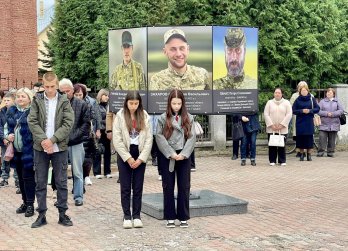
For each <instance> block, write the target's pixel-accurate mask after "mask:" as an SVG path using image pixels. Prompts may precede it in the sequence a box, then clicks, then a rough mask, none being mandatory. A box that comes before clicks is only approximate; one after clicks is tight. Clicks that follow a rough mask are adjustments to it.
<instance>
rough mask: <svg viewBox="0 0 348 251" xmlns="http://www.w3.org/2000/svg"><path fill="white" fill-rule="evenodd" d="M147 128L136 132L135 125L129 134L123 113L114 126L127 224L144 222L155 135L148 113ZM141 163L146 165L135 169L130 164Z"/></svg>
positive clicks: (114, 140)
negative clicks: (146, 179)
mask: <svg viewBox="0 0 348 251" xmlns="http://www.w3.org/2000/svg"><path fill="white" fill-rule="evenodd" d="M144 119H145V128H144V129H143V130H141V131H140V132H138V131H136V130H135V128H136V125H135V124H134V125H133V129H132V130H131V132H129V131H128V128H127V125H126V121H125V118H124V112H123V109H121V110H120V111H118V112H117V114H116V118H115V120H114V123H113V134H112V135H113V144H114V147H115V150H116V151H117V166H118V169H119V177H120V186H121V204H122V209H123V213H124V219H125V220H131V219H132V218H133V219H140V212H141V200H142V194H143V184H144V174H145V167H146V161H147V158H148V157H149V155H150V152H151V147H152V140H153V139H152V132H151V129H150V124H149V116H148V114H147V113H146V111H144ZM129 158H133V159H134V160H137V159H140V160H141V161H142V164H140V165H139V166H138V167H137V168H135V169H132V168H131V167H130V166H129V164H128V162H127V160H128V159H129ZM132 189H133V200H132V212H131V210H130V198H131V190H132Z"/></svg>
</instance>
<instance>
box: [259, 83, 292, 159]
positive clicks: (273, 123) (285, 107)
mask: <svg viewBox="0 0 348 251" xmlns="http://www.w3.org/2000/svg"><path fill="white" fill-rule="evenodd" d="M273 96H274V98H273V99H271V100H269V101H268V102H267V104H266V106H265V110H264V115H265V122H266V127H267V128H266V132H267V133H268V139H269V137H270V135H271V134H273V133H276V134H281V135H284V136H285V138H286V137H287V135H288V126H289V123H290V120H291V116H292V108H291V104H290V102H289V101H288V100H286V99H284V98H283V91H282V89H280V88H276V89H275V90H274V93H273ZM277 156H278V163H279V165H281V166H285V165H286V154H285V147H276V146H269V147H268V159H269V163H270V165H271V166H274V165H275V163H276V162H277Z"/></svg>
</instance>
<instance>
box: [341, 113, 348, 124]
mask: <svg viewBox="0 0 348 251" xmlns="http://www.w3.org/2000/svg"><path fill="white" fill-rule="evenodd" d="M346 123H347V118H346V112H343V113H342V114H341V115H340V124H341V125H345V124H346Z"/></svg>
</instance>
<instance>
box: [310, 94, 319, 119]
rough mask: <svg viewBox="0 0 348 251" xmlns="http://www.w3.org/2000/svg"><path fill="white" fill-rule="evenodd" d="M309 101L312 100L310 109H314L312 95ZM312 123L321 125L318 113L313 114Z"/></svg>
mask: <svg viewBox="0 0 348 251" xmlns="http://www.w3.org/2000/svg"><path fill="white" fill-rule="evenodd" d="M311 102H312V110H313V109H314V105H313V97H311ZM313 123H314V125H315V126H320V125H321V118H320V116H319V115H318V114H314V117H313Z"/></svg>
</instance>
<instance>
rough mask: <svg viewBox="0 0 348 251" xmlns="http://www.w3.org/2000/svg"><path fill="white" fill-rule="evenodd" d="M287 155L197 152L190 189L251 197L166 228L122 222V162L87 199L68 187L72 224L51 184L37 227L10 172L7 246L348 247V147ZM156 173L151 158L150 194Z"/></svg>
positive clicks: (4, 204)
mask: <svg viewBox="0 0 348 251" xmlns="http://www.w3.org/2000/svg"><path fill="white" fill-rule="evenodd" d="M149 163H150V162H149ZM287 163H288V165H287V166H286V167H280V166H273V167H271V166H269V165H268V156H267V155H265V154H260V155H258V156H257V166H256V167H252V166H251V165H249V163H247V165H246V166H245V167H242V166H240V161H239V160H234V161H232V160H231V159H230V157H229V156H208V157H198V158H197V159H196V166H197V171H196V172H193V173H192V176H191V180H192V182H191V183H192V184H191V189H192V190H205V189H207V190H211V191H214V192H217V193H221V194H226V195H229V196H233V197H236V198H239V199H243V200H245V201H248V203H249V204H248V212H247V213H246V214H231V215H219V216H205V217H193V218H192V219H191V220H190V221H189V228H186V229H181V228H179V227H176V228H174V229H167V228H166V227H165V222H164V221H163V220H158V219H156V218H153V217H151V216H148V215H146V214H142V220H143V223H144V228H141V229H134V228H133V229H123V228H122V209H121V202H120V188H119V184H117V183H116V180H117V176H118V173H117V170H116V168H115V167H114V168H113V174H114V178H112V179H101V180H97V179H94V178H93V179H92V181H93V185H92V186H88V187H87V192H86V194H85V199H84V205H83V206H82V207H76V206H75V205H74V201H73V198H72V196H71V194H69V210H68V212H67V214H68V215H69V216H71V218H72V221H73V223H74V226H73V227H63V226H61V225H58V223H57V221H58V213H57V210H56V209H55V208H54V206H53V203H54V201H55V200H54V199H53V198H51V197H50V196H51V189H49V196H48V198H47V200H48V208H49V209H48V212H47V221H48V224H47V225H46V226H43V227H41V228H39V229H31V228H30V225H31V223H32V222H33V221H35V219H36V217H37V213H36V214H35V215H34V216H33V217H31V218H25V217H24V215H17V214H16V213H15V210H16V208H17V207H18V206H19V205H20V204H21V198H20V195H16V194H15V191H16V189H15V186H14V181H13V179H12V178H11V180H10V185H9V186H8V187H5V188H1V189H0V198H1V207H0V215H1V216H0V250H347V249H348V235H347V231H348V230H347V222H348V199H347V198H348V153H347V152H338V153H337V155H336V157H335V158H328V157H323V158H316V157H314V158H313V161H311V162H307V161H304V162H300V161H298V159H297V158H295V157H294V156H290V157H288V160H287ZM157 177H158V176H157V168H155V167H153V166H151V164H149V165H148V166H147V170H146V174H145V185H144V194H145V193H146V194H149V193H161V190H162V187H161V182H160V181H158V179H157ZM71 187H72V180H69V191H71Z"/></svg>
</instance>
